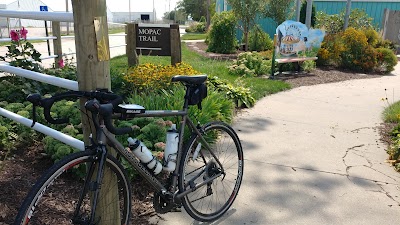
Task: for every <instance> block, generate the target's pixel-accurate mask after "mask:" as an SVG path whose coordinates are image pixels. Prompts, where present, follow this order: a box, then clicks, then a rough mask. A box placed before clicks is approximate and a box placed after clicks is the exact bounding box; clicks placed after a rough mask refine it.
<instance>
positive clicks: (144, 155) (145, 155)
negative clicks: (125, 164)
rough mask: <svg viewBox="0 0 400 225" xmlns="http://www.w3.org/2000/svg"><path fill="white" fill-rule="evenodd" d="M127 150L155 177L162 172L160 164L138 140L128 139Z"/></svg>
mask: <svg viewBox="0 0 400 225" xmlns="http://www.w3.org/2000/svg"><path fill="white" fill-rule="evenodd" d="M128 143H129V148H130V149H131V151H132V152H133V154H135V156H136V157H138V158H139V160H140V162H142V163H143V164H145V165H146V166H147V167H148V168H149V169H150V170H151V171H153V173H154V174H155V175H157V174H159V173H160V172H161V170H162V165H161V163H160V162H159V161H158V160H157V159H156V157H154V156H153V154H151V152H150V150H149V149H148V148H147V147H146V146H145V145H144V144H143V143H142V142H141V141H139V140H137V139H132V138H128Z"/></svg>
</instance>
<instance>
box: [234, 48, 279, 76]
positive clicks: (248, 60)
mask: <svg viewBox="0 0 400 225" xmlns="http://www.w3.org/2000/svg"><path fill="white" fill-rule="evenodd" d="M270 70H271V64H269V63H268V61H267V60H264V59H263V57H262V56H261V55H260V54H259V53H257V52H243V53H240V54H239V55H238V58H237V60H236V61H235V62H234V64H233V65H232V66H230V67H229V72H230V73H232V74H235V75H239V76H260V75H265V74H269V72H270Z"/></svg>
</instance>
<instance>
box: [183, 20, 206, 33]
mask: <svg viewBox="0 0 400 225" xmlns="http://www.w3.org/2000/svg"><path fill="white" fill-rule="evenodd" d="M205 31H206V23H205V22H192V23H191V24H190V25H189V27H187V28H186V29H185V32H187V33H204V32H205Z"/></svg>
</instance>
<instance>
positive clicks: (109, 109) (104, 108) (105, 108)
mask: <svg viewBox="0 0 400 225" xmlns="http://www.w3.org/2000/svg"><path fill="white" fill-rule="evenodd" d="M121 99H122V98H121ZM116 100H118V101H120V99H116ZM113 102H115V103H117V101H115V100H114V101H113ZM118 104H119V103H118ZM98 112H99V114H100V115H102V116H103V118H104V125H106V127H107V130H108V131H110V132H111V133H113V134H115V135H122V134H127V133H130V132H132V128H131V127H120V128H118V127H115V126H114V125H113V123H112V114H113V104H112V103H108V104H101V105H100V107H99V108H98Z"/></svg>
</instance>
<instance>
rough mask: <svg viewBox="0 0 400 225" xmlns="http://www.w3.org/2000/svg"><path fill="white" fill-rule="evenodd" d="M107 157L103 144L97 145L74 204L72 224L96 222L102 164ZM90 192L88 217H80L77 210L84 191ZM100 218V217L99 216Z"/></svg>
mask: <svg viewBox="0 0 400 225" xmlns="http://www.w3.org/2000/svg"><path fill="white" fill-rule="evenodd" d="M106 158H107V149H106V147H105V146H104V145H102V146H99V147H98V152H97V154H96V156H94V157H93V159H92V160H93V162H91V163H90V167H89V169H88V174H87V177H86V178H85V182H84V188H83V190H82V192H81V193H80V197H79V200H78V204H77V206H76V209H75V212H74V215H73V219H72V222H73V223H74V224H88V225H92V224H96V223H97V222H96V223H95V221H94V219H95V213H96V208H97V201H98V197H99V194H100V189H101V183H102V180H103V175H104V164H105V161H106ZM96 162H98V165H96ZM96 168H97V174H96V179H95V180H93V178H92V176H93V174H94V173H95V172H96ZM88 192H90V193H92V192H93V194H91V196H89V197H90V198H91V204H90V208H91V211H90V217H89V218H80V216H81V215H79V210H80V208H81V207H82V203H83V200H84V198H85V195H86V193H88ZM99 219H100V218H99Z"/></svg>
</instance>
